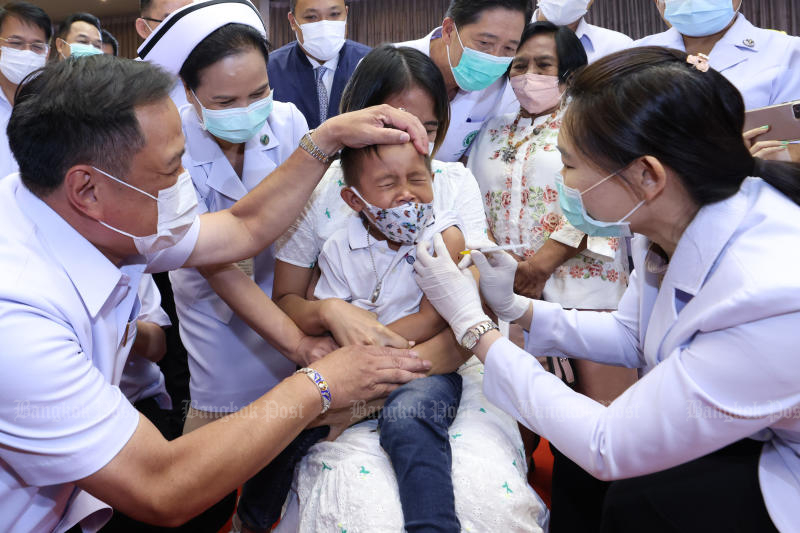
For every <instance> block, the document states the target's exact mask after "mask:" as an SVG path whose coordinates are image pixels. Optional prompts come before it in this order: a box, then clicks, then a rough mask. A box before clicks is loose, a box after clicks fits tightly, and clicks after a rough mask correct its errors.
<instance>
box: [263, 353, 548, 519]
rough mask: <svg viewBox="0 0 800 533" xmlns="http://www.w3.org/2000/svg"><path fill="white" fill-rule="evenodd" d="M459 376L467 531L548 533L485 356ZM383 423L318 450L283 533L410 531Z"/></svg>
mask: <svg viewBox="0 0 800 533" xmlns="http://www.w3.org/2000/svg"><path fill="white" fill-rule="evenodd" d="M459 373H460V374H461V376H462V378H463V385H464V388H463V392H462V396H461V405H460V406H459V409H458V415H457V416H456V419H455V421H454V422H453V425H452V426H451V428H450V445H451V448H452V451H453V486H454V489H455V499H456V513H457V514H458V518H459V520H460V521H461V527H462V529H463V530H464V531H515V532H541V531H547V524H548V520H549V512H548V510H547V507H546V506H545V504H544V502H542V500H541V498H539V496H538V495H537V494H536V492H535V491H534V490H533V489H532V488H531V487H530V485H528V481H527V463H526V461H525V452H524V448H523V446H522V440H521V438H520V435H519V429H518V427H517V423H516V422H515V421H514V420H513V419H512V418H511V417H509V416H508V415H507V414H505V413H503V412H502V411H500V410H499V409H497V408H496V407H494V406H493V405H492V404H491V403H490V402H489V401H488V400H487V399H486V397H485V396H484V395H483V392H482V384H483V365H482V364H481V363H480V362H479V361H478V360H477V358H474V357H473V358H472V359H470V360H469V361H467V363H465V364H464V365H463V366H462V367H461V368H460V369H459ZM377 425H378V423H377V420H369V421H365V422H362V423H360V424H357V425H355V426H353V427H351V428H349V429H348V430H347V431H345V432H344V433H343V434H342V435H341V436H340V437H339V438H338V439H337V440H336V441H334V442H320V443H318V444H316V445H314V446H313V447H312V448H311V450H310V451H309V453H308V455H306V457H305V458H303V460H302V461H301V462H300V464H299V465H298V467H297V470H296V471H295V479H294V484H293V489H294V491H296V493H297V495H298V500H299V505H297V507H298V508H299V511H298V514H299V516H298V517H297V520H295V519H294V518H295V517H284V519H283V520H282V521H281V525H279V526H278V529H277V531H278V532H279V533H286V532H288V531H299V532H301V533H305V532H316V531H344V530H347V532H348V533H361V532H364V533H378V532H380V533H382V532H402V531H403V530H404V529H403V525H404V522H403V510H402V507H401V506H400V496H399V492H398V488H397V480H396V478H395V475H394V470H393V469H392V465H391V463H390V461H389V457H388V455H387V454H386V452H384V451H383V448H381V446H380V443H379V440H378V433H377ZM294 507H295V506H294V505H292V506H290V509H293V508H294ZM284 524H285V526H284ZM289 524H292V526H291V527H290V526H289ZM294 524H298V525H297V528H296V529H295V526H294ZM281 526H284V527H281Z"/></svg>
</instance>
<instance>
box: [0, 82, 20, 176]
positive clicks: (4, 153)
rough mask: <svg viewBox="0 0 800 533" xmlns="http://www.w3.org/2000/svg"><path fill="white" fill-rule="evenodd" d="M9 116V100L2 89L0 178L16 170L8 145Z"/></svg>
mask: <svg viewBox="0 0 800 533" xmlns="http://www.w3.org/2000/svg"><path fill="white" fill-rule="evenodd" d="M10 118H11V102H9V101H8V99H7V98H6V95H5V93H4V92H3V91H0V179H2V178H4V177H6V176H8V175H9V174H13V173H14V172H16V171H17V170H18V167H17V160H16V159H14V155H13V154H12V153H11V148H10V147H9V146H8V134H7V133H6V128H7V127H8V120H9V119H10Z"/></svg>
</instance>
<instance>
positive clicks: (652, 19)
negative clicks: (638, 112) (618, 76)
mask: <svg viewBox="0 0 800 533" xmlns="http://www.w3.org/2000/svg"><path fill="white" fill-rule="evenodd" d="M255 1H256V3H257V4H258V5H259V6H260V8H261V10H262V12H263V13H265V14H266V15H268V17H265V18H268V19H269V20H268V25H269V32H270V41H271V42H272V45H273V48H278V47H280V46H283V45H284V44H286V43H288V42H291V41H293V40H294V39H295V37H294V32H292V31H291V29H290V27H289V22H288V21H287V20H286V14H287V12H288V11H289V1H288V0H260V1H259V0H255ZM347 3H348V5H349V6H350V23H349V24H348V28H349V31H350V34H349V38H351V39H353V40H355V41H359V42H362V43H365V44H368V45H370V46H375V45H377V44H380V43H383V42H400V41H407V40H410V39H418V38H420V37H422V36H424V35H426V34H428V33H429V32H430V31H431V30H432V29H433V28H435V27H436V26H438V25H439V24H440V23H441V21H442V19H443V18H444V14H445V12H446V11H447V6H448V4H449V3H450V2H449V0H348V2H347ZM742 12H743V13H744V14H745V16H746V17H747V18H748V19H749V20H750V22H752V23H753V24H755V25H756V26H760V27H763V28H771V29H776V30H782V31H785V32H787V33H790V34H792V35H800V1H798V0H744V3H743V5H742ZM587 19H588V20H589V22H591V23H593V24H597V25H599V26H604V27H607V28H611V29H614V30H617V31H621V32H623V33H626V34H628V35H630V36H631V37H633V38H634V39H638V38H640V37H644V36H645V35H650V34H652V33H657V32H661V31H664V30H665V29H666V25H665V24H664V22H663V21H662V20H661V17H659V15H658V12H657V10H656V8H655V5H654V3H653V0H597V1H596V2H595V4H594V6H593V7H592V9H591V11H590V13H589V16H588V18H587ZM101 20H102V22H103V26H104V27H105V28H106V29H108V30H109V31H110V32H111V33H112V34H114V36H115V37H116V38H117V39H118V40H119V41H120V51H121V55H123V56H125V57H135V56H136V48H137V47H138V46H139V44H140V42H141V40H140V39H139V37H138V36H137V35H136V32H135V30H134V27H133V25H134V21H135V20H136V14H130V15H127V16H114V17H106V18H103V19H101Z"/></svg>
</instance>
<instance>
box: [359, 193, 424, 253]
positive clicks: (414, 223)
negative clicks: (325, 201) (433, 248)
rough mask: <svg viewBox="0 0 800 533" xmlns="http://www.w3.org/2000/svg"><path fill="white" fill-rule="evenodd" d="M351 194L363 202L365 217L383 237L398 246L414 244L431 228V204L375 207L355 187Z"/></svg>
mask: <svg viewBox="0 0 800 533" xmlns="http://www.w3.org/2000/svg"><path fill="white" fill-rule="evenodd" d="M350 189H351V190H352V191H353V193H354V194H355V195H356V196H358V197H359V199H360V200H361V201H362V202H364V206H365V207H366V209H365V211H367V213H368V214H367V213H365V216H367V218H368V219H369V221H370V223H371V224H372V225H373V226H375V227H376V228H377V229H378V231H380V232H381V233H383V235H384V237H386V238H387V239H389V240H390V241H392V242H397V243H400V244H416V243H417V239H419V237H420V235H422V232H423V231H424V230H425V228H427V227H429V226H431V225H432V224H433V222H434V218H433V202H431V203H427V204H423V203H414V202H408V203H407V204H403V205H399V206H397V207H389V208H388V209H384V208H382V207H375V206H374V205H372V204H371V203H369V202H368V201H366V200H365V199H364V197H363V196H361V193H359V192H358V191H357V190H356V188H355V187H350Z"/></svg>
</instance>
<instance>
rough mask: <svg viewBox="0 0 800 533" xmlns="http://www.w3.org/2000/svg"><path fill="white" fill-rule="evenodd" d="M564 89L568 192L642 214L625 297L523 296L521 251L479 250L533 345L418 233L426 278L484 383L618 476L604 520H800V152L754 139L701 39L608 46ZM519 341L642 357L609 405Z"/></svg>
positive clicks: (599, 210)
mask: <svg viewBox="0 0 800 533" xmlns="http://www.w3.org/2000/svg"><path fill="white" fill-rule="evenodd" d="M569 94H570V95H571V97H572V98H573V99H572V102H571V104H570V108H569V109H568V110H567V112H566V114H565V117H564V122H563V124H562V129H561V133H560V137H559V149H560V150H561V152H562V158H563V162H564V166H565V169H564V171H563V184H559V188H560V189H561V194H560V195H559V196H560V198H559V201H560V203H561V206H562V209H563V210H564V212H565V214H566V215H567V218H568V219H570V221H571V222H572V223H573V225H576V227H582V228H584V231H586V232H587V233H589V234H593V233H594V234H596V233H597V232H601V231H603V232H608V231H610V230H615V231H618V232H620V234H624V233H625V232H626V230H628V229H629V230H631V231H634V232H636V233H638V234H640V235H637V236H636V237H635V238H634V242H633V258H634V267H635V269H634V273H633V274H632V276H631V282H630V286H629V288H628V290H627V292H626V293H625V295H624V296H623V298H622V300H621V302H620V305H619V309H618V311H616V312H614V313H597V312H592V311H566V310H563V309H562V308H561V307H560V306H559V305H557V304H553V303H549V302H541V301H532V300H528V299H525V298H523V297H520V296H515V295H514V294H513V280H514V272H515V270H516V262H515V261H514V260H513V259H512V258H511V257H510V256H508V255H506V254H499V255H498V254H492V255H491V256H489V257H488V258H487V257H485V256H483V255H482V254H480V253H474V252H473V254H472V256H471V257H472V260H473V261H474V262H475V263H476V264H477V265H478V267H479V269H480V270H481V278H480V289H481V290H480V292H481V294H482V295H483V297H484V299H485V301H486V303H487V304H488V305H489V306H490V307H491V308H492V309H493V310H494V311H495V312H496V313H497V315H498V316H499V317H500V318H503V319H506V320H512V321H515V322H517V323H519V324H521V325H523V326H524V327H525V328H527V329H529V331H530V336H529V341H528V345H527V346H526V350H527V351H524V350H522V349H520V348H518V347H517V346H515V345H513V344H512V343H510V342H509V341H507V340H506V339H504V338H502V336H501V335H500V334H499V333H498V332H497V331H494V330H493V325H492V324H491V323H490V322H487V320H488V319H487V317H486V315H484V314H483V312H482V310H481V307H480V305H481V303H480V299H479V297H478V294H477V290H476V288H475V284H474V282H473V281H472V278H471V277H469V276H464V275H462V273H461V272H460V271H459V269H458V268H456V266H455V265H454V264H453V263H452V262H451V261H447V260H445V258H443V257H442V255H441V254H439V256H438V257H436V258H432V257H430V256H429V255H427V254H426V253H425V252H424V251H423V248H424V246H421V247H420V250H421V251H420V252H418V256H417V262H416V263H415V265H414V266H415V268H416V269H417V272H418V274H419V276H418V281H419V283H420V285H421V286H422V287H423V290H424V291H425V293H426V295H427V297H428V298H429V300H430V301H431V302H432V303H433V305H434V306H435V307H436V308H437V310H438V311H439V313H440V314H441V315H442V316H443V317H445V318H446V319H447V320H448V321H449V323H450V325H451V327H452V328H453V330H454V333H455V334H456V337H457V338H460V339H462V344H464V345H465V346H472V347H473V348H474V350H475V353H476V354H477V355H478V356H479V357H480V358H481V359H483V360H484V361H485V364H486V370H485V376H484V391H485V393H486V395H487V397H488V398H489V399H490V400H491V401H493V402H494V403H495V404H497V405H498V406H500V407H502V408H503V409H504V410H505V411H507V412H508V413H510V414H513V415H514V416H515V417H516V418H517V419H518V420H520V421H521V422H523V423H525V424H526V425H528V426H529V427H530V428H531V429H533V430H534V431H536V432H537V433H539V434H541V435H543V436H544V437H546V438H547V439H548V440H550V441H551V442H553V444H554V445H555V446H557V447H558V448H559V449H560V450H561V451H563V452H564V453H565V454H566V455H567V456H569V457H570V458H571V459H572V460H573V461H575V462H576V463H578V464H579V465H581V466H582V467H583V468H584V469H585V470H586V471H588V472H589V473H591V474H593V475H594V476H595V477H597V478H600V479H604V480H617V481H614V482H613V483H612V484H611V486H610V488H609V490H608V492H607V495H606V496H605V501H604V502H600V505H602V509H603V512H602V519H601V523H600V524H598V530H599V531H609V532H610V531H615V532H620V531H623V532H624V531H682V532H687V531H698V532H700V531H702V532H707V531H775V530H776V528H777V529H779V530H781V531H800V523H798V521H797V509H798V508H800V365H798V364H797V339H798V335H797V331H798V329H799V328H800V279H798V276H797V274H796V269H795V268H793V266H794V265H796V264H798V262H800V246H799V245H800V205H798V203H800V186H799V185H798V183H800V167H798V166H796V165H793V164H791V163H780V162H765V161H762V160H759V159H754V158H752V157H751V155H750V153H749V151H748V149H747V147H746V146H745V144H744V142H743V140H742V137H741V130H742V127H743V123H744V104H743V102H742V99H741V96H740V94H739V92H738V91H737V90H736V88H735V87H734V86H733V85H731V84H730V83H729V82H728V81H727V80H726V79H725V78H724V77H723V76H721V75H720V74H719V73H718V72H716V71H715V70H713V69H709V68H708V65H707V64H706V63H705V62H704V61H703V60H702V58H700V57H697V56H688V57H687V56H686V55H685V54H684V53H683V52H679V51H676V50H668V49H664V48H658V47H645V48H637V49H632V50H629V51H625V52H620V53H617V54H613V55H610V56H608V57H606V58H603V59H600V60H599V61H598V62H596V63H594V64H593V65H590V66H589V67H588V68H587V69H586V70H584V71H583V72H581V73H580V74H579V75H578V76H577V77H576V78H575V79H574V81H573V83H572V86H571V88H570V89H569ZM748 176H759V177H760V179H759V178H749V177H748ZM587 211H588V212H590V213H591V214H592V215H593V216H594V217H595V218H594V219H593V218H591V217H590V216H589V215H588V214H587ZM462 266H463V265H462ZM527 352H530V353H536V354H540V353H547V354H550V355H569V356H571V357H578V358H584V359H590V360H593V361H597V362H602V363H610V364H616V365H619V366H626V367H634V368H639V369H640V371H641V373H642V374H643V377H642V378H641V379H640V380H639V381H638V382H637V383H636V384H634V385H633V386H632V387H630V388H629V389H628V390H627V391H626V392H625V393H623V394H622V395H621V396H620V397H619V398H617V399H616V400H615V401H614V402H612V403H611V404H610V405H609V406H607V407H606V406H604V405H601V404H598V403H596V402H594V401H592V400H590V399H588V398H586V397H584V396H582V395H580V394H577V393H575V392H574V391H572V390H571V389H569V388H568V387H566V386H565V385H564V384H563V383H562V382H561V381H560V380H558V379H557V378H556V377H555V376H553V375H552V374H549V373H548V372H546V371H545V370H544V369H543V368H542V367H541V365H539V363H538V362H537V360H536V359H535V358H533V357H531V356H530V355H529V354H528V353H527ZM627 478H630V479H627ZM595 504H597V502H586V505H587V507H588V506H591V505H595Z"/></svg>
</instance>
